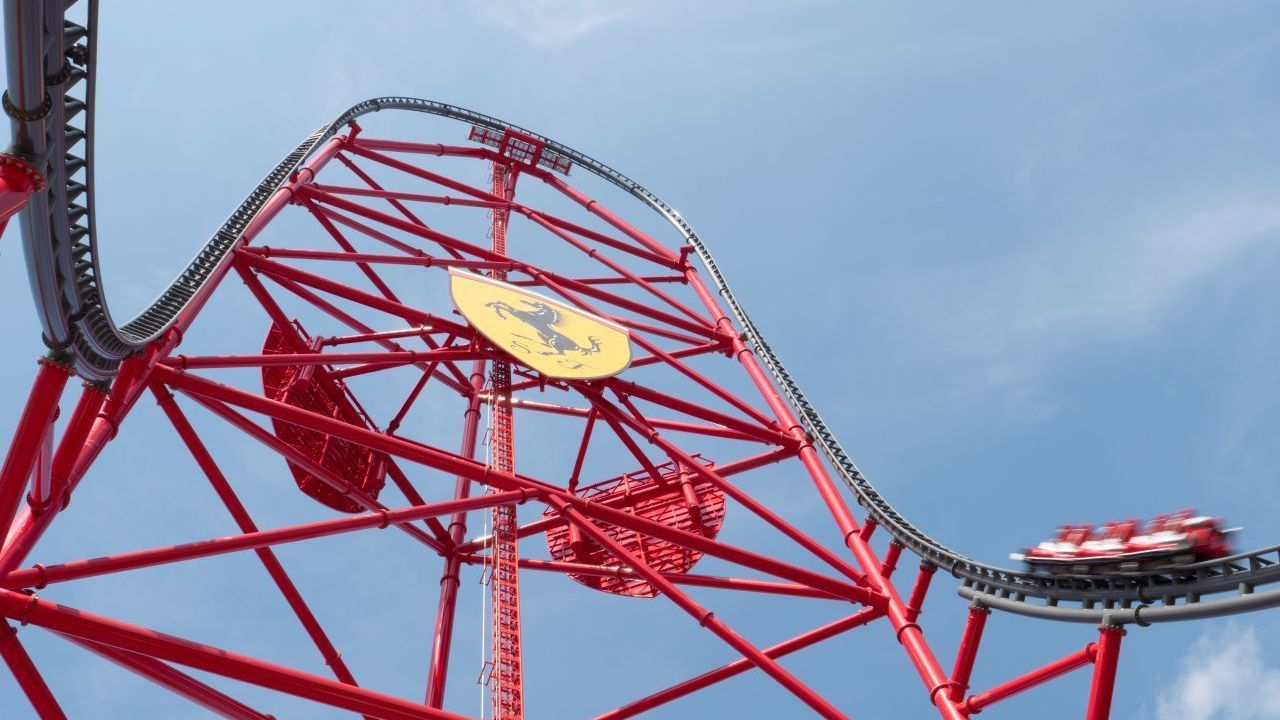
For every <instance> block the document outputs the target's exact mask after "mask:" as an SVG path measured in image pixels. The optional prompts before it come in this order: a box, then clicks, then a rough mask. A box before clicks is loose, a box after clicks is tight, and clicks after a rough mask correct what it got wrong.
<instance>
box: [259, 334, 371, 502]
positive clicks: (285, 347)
mask: <svg viewBox="0 0 1280 720" xmlns="http://www.w3.org/2000/svg"><path fill="white" fill-rule="evenodd" d="M316 344H317V343H312V342H308V341H307V338H306V333H305V331H304V330H303V329H302V326H301V325H295V326H293V327H289V328H288V331H287V332H286V331H285V329H283V328H281V327H280V325H278V324H276V323H272V325H271V329H270V330H268V331H267V339H266V341H265V342H264V343H263V344H262V354H263V355H281V354H286V353H308V352H314V351H315V350H316V347H314V346H315V345H316ZM262 389H263V392H264V393H265V394H266V396H267V397H269V398H271V399H272V400H279V401H280V402H283V403H287V404H289V405H292V406H294V407H296V408H301V409H303V410H308V411H311V412H314V413H319V414H322V415H326V416H328V417H333V418H337V419H339V420H342V421H343V422H346V423H350V424H352V425H356V426H358V427H362V428H369V427H372V422H371V421H370V420H369V418H368V416H366V415H365V414H364V413H363V412H361V411H360V410H359V409H358V408H357V405H356V404H355V403H354V402H353V401H352V398H351V397H350V396H349V392H348V391H347V387H346V384H345V383H343V382H342V381H341V380H338V379H336V378H334V377H332V376H331V375H330V373H329V370H328V369H327V368H325V367H324V366H323V365H305V366H297V365H266V366H264V367H263V368H262ZM271 425H272V427H273V428H274V429H275V431H276V437H278V438H280V439H281V440H282V441H284V442H285V444H287V445H288V446H289V447H291V448H293V449H294V450H297V451H299V452H301V453H302V454H303V455H305V456H306V457H307V458H309V459H311V460H313V461H315V462H317V463H319V465H320V467H322V468H324V469H325V470H329V471H331V472H332V474H333V475H334V476H336V477H338V478H340V479H342V480H344V481H346V482H347V483H350V484H351V485H353V486H354V487H356V488H358V489H359V490H361V491H363V492H364V493H366V494H367V495H369V496H370V497H372V498H376V497H378V493H379V492H380V491H381V490H382V486H383V484H385V483H386V472H387V469H386V456H385V455H383V454H382V453H377V452H373V451H371V450H369V449H368V448H366V447H362V446H360V445H356V444H354V443H350V442H347V441H346V440H342V439H339V438H335V437H333V436H332V435H326V434H324V433H319V432H316V431H314V430H307V429H306V428H301V427H298V426H297V425H291V424H289V423H287V422H281V421H280V420H274V419H273V420H272V421H271ZM289 472H291V473H293V479H294V482H296V483H298V488H299V489H300V490H302V492H304V493H306V494H307V495H310V496H311V497H313V498H315V499H316V500H319V501H320V502H322V503H324V504H325V505H328V506H329V507H331V508H333V509H334V510H341V511H342V512H347V513H356V512H360V511H362V510H364V509H365V506H363V505H360V504H359V503H357V502H355V501H354V500H351V499H350V498H348V497H346V493H342V492H339V491H338V490H335V489H334V488H333V487H330V486H329V485H328V484H326V483H325V482H324V481H323V480H321V479H320V478H318V477H316V476H315V475H314V474H312V473H311V472H308V471H307V470H305V469H303V468H300V467H298V465H297V464H295V463H292V462H290V463H289Z"/></svg>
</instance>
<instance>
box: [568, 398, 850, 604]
mask: <svg viewBox="0 0 1280 720" xmlns="http://www.w3.org/2000/svg"><path fill="white" fill-rule="evenodd" d="M585 392H589V391H588V390H585V389H584V393H585ZM596 398H597V400H595V402H598V403H599V404H597V405H596V407H598V408H600V412H601V413H602V414H604V415H605V416H606V418H608V417H612V418H614V419H615V420H617V421H619V422H625V423H627V424H629V425H631V426H632V427H635V428H636V429H637V430H638V431H640V432H641V434H643V435H644V436H645V438H646V439H647V440H648V441H649V443H650V444H652V445H655V446H657V447H658V448H660V449H662V451H663V452H665V453H666V454H667V455H668V456H670V457H671V458H672V460H674V461H678V462H680V463H681V464H682V465H684V466H686V467H688V468H689V471H690V472H692V473H693V474H695V475H698V476H699V477H701V478H702V479H704V480H706V481H707V482H709V483H711V484H713V485H715V486H716V487H717V488H719V489H720V490H721V491H723V492H724V493H725V494H726V495H728V496H729V497H731V498H733V499H734V500H736V501H737V502H738V503H740V504H741V505H743V506H744V507H746V508H747V510H749V511H751V513H752V514H754V515H756V516H757V517H759V518H760V519H761V520H764V521H765V522H766V523H768V524H769V525H772V526H773V527H774V528H775V529H777V530H778V531H779V532H781V533H782V534H783V535H785V536H786V537H787V538H789V539H791V540H792V541H793V542H795V543H796V544H798V545H800V546H801V547H803V548H804V549H806V550H808V551H809V552H811V553H813V554H814V555H815V556H816V557H818V558H819V559H820V560H822V561H823V562H825V563H827V564H828V565H830V566H831V567H833V568H835V569H836V570H837V571H839V572H841V573H843V574H844V575H845V576H847V577H848V578H849V579H851V580H853V581H854V582H856V583H859V584H865V583H866V577H865V576H864V574H863V573H860V572H858V570H857V568H854V567H852V566H851V565H849V563H848V562H846V561H844V560H842V559H841V558H840V557H838V556H837V555H836V554H835V553H833V552H831V551H830V550H828V549H827V548H825V547H823V546H822V545H821V544H819V543H818V542H817V541H816V540H814V539H813V538H811V537H809V536H808V535H806V534H804V533H803V532H801V531H800V530H799V529H798V528H796V527H795V526H793V525H792V524H791V523H788V522H787V521H786V520H784V519H782V517H781V516H780V515H778V514H777V513H775V512H773V511H772V510H770V509H769V508H767V507H765V506H764V504H763V503H761V502H759V501H757V500H756V499H755V498H753V497H751V496H750V495H748V494H747V493H745V492H743V491H742V489H740V488H739V487H738V486H736V485H734V484H733V483H730V482H728V481H727V480H725V479H724V478H723V477H721V476H720V475H719V474H718V473H716V472H715V471H714V470H712V469H710V468H707V467H706V466H704V465H703V464H702V463H700V462H698V461H697V459H696V458H694V457H692V456H691V455H689V454H688V453H686V452H684V450H682V449H680V448H679V447H678V446H676V445H675V444H674V443H671V442H668V441H667V440H666V439H665V438H663V437H662V436H661V435H660V434H659V433H658V432H657V431H656V430H653V429H652V428H645V427H644V426H643V425H640V424H639V422H638V421H637V420H636V419H635V418H632V417H631V416H630V415H628V414H626V413H623V412H621V411H620V410H618V408H617V407H615V406H614V405H612V404H611V403H609V402H608V401H606V400H604V399H603V398H602V397H600V396H599V395H597V396H596Z"/></svg>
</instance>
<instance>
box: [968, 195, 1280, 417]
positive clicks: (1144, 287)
mask: <svg viewBox="0 0 1280 720" xmlns="http://www.w3.org/2000/svg"><path fill="white" fill-rule="evenodd" d="M1268 248H1280V203H1276V202H1275V201H1273V200H1270V199H1266V198H1258V197H1253V196H1251V195H1244V194H1222V195H1219V196H1217V197H1214V196H1210V197H1208V198H1199V199H1197V200H1193V201H1186V200H1178V201H1171V200H1167V201H1163V202H1159V203H1156V204H1155V205H1153V206H1152V207H1150V208H1148V209H1147V210H1145V211H1144V212H1143V213H1141V214H1140V215H1138V216H1136V217H1135V218H1134V219H1132V220H1130V221H1129V222H1128V223H1121V224H1118V225H1117V226H1114V227H1107V228H1102V229H1094V230H1076V231H1069V232H1063V233H1062V234H1060V235H1059V236H1058V237H1057V238H1055V239H1054V240H1053V241H1051V242H1049V243H1048V244H1045V245H1041V246H1039V247H1036V248H1034V249H1032V250H1030V251H1028V252H1026V253H1024V254H1023V255H1021V256H1019V257H1015V258H1013V259H1012V260H1010V261H1009V262H1008V263H1006V264H1004V265H1003V266H1000V267H996V268H995V269H994V270H991V271H990V273H989V274H987V275H986V276H985V277H984V276H980V275H979V276H975V277H974V278H973V279H972V282H971V283H970V284H969V285H967V286H966V287H965V288H964V292H966V293H967V295H968V296H967V297H965V298H962V299H959V300H958V302H957V303H956V305H957V307H959V308H960V309H959V310H958V311H957V316H953V319H955V320H957V322H955V323H949V324H948V325H947V327H946V328H945V329H944V330H943V332H944V333H945V334H946V335H947V336H948V337H949V338H950V343H951V346H952V349H953V351H955V352H956V353H957V355H959V356H962V357H964V356H967V357H969V358H971V359H972V360H973V361H975V362H977V363H978V364H979V367H982V368H983V371H982V372H983V377H984V378H985V379H986V381H987V383H988V384H989V385H990V386H993V387H998V388H1002V391H1003V392H1005V394H1006V396H1007V398H1006V399H1007V404H1008V405H1009V407H1008V408H1007V410H1008V411H1009V412H1010V413H1011V414H1013V415H1015V416H1018V417H1023V418H1025V419H1027V420H1032V421H1035V420H1044V419H1047V418H1049V417H1051V416H1052V415H1053V414H1054V412H1055V408H1054V407H1053V406H1052V403H1050V402H1048V401H1046V400H1044V399H1042V398H1041V397H1040V385H1041V383H1042V381H1043V379H1044V377H1045V376H1046V375H1048V374H1049V373H1051V372H1052V371H1053V370H1055V369H1056V368H1057V367H1058V366H1060V365H1061V364H1062V363H1063V362H1064V361H1065V360H1067V359H1068V358H1069V356H1071V355H1074V354H1077V353H1079V352H1080V351H1081V349H1083V348H1089V347H1094V346H1097V345H1098V344H1100V343H1103V342H1115V341H1126V340H1130V339H1133V338H1136V337H1139V336H1141V335H1142V334H1144V333H1146V332H1149V331H1150V330H1151V329H1153V328H1155V327H1156V326H1158V325H1159V324H1160V323H1161V322H1163V321H1165V320H1166V319H1167V318H1168V317H1169V315H1170V313H1171V312H1173V311H1174V310H1176V308H1177V306H1178V305H1179V303H1181V302H1184V301H1185V300H1186V299H1187V298H1188V296H1189V295H1190V294H1191V293H1192V292H1193V291H1194V290H1195V289H1196V288H1197V287H1199V286H1200V285H1201V284H1202V283H1203V282H1205V281H1207V280H1209V279H1210V278H1212V277H1214V276H1218V275H1221V274H1222V273H1225V272H1229V271H1232V270H1234V269H1237V268H1239V267H1241V266H1243V264H1244V263H1245V262H1247V261H1248V260H1249V259H1250V258H1257V257H1259V255H1260V253H1261V252H1263V251H1265V250H1267V249H1268Z"/></svg>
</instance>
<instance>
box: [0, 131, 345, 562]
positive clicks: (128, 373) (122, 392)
mask: <svg viewBox="0 0 1280 720" xmlns="http://www.w3.org/2000/svg"><path fill="white" fill-rule="evenodd" d="M344 142H345V139H344V138H340V137H335V138H332V139H331V140H329V142H328V143H326V144H325V145H324V146H323V147H322V148H320V149H319V150H317V151H316V152H314V153H312V155H311V157H310V158H308V160H307V161H306V163H305V164H304V165H303V167H302V168H300V169H299V170H298V172H297V174H296V175H295V179H294V180H291V181H290V182H289V183H288V184H286V185H285V186H284V187H282V188H280V189H279V190H277V191H276V193H275V194H274V195H272V196H271V198H270V199H269V200H268V201H267V202H266V203H265V204H264V205H263V206H262V210H260V211H259V213H258V215H257V216H256V217H255V218H254V219H253V221H252V222H250V223H249V224H248V225H247V226H246V227H245V229H244V232H243V233H242V234H241V236H240V238H239V240H238V242H239V243H240V244H241V245H243V244H245V243H247V242H249V240H251V239H252V238H253V237H254V236H256V235H257V234H258V233H259V232H260V231H261V230H262V228H263V227H265V226H266V224H267V223H269V222H271V220H272V219H273V218H275V216H276V215H277V214H279V212H280V210H282V209H283V208H284V207H285V206H286V205H288V204H289V201H290V199H291V198H292V197H293V192H294V188H295V187H296V185H297V182H298V181H297V178H298V177H301V175H302V174H304V173H309V174H310V175H311V176H312V177H314V176H315V174H316V172H318V171H319V170H320V168H321V167H323V166H324V165H325V163H327V162H328V161H329V160H330V159H331V158H332V157H333V156H334V154H336V153H337V152H338V150H339V148H340V147H341V145H342V144H343V143H344ZM231 255H232V254H231V253H228V255H227V258H228V259H224V260H223V262H222V264H221V265H219V266H218V267H217V268H215V269H214V270H213V271H212V272H211V273H210V275H209V279H208V280H207V281H206V282H205V283H204V284H203V285H201V286H200V289H199V290H198V291H197V292H196V294H195V295H193V296H192V298H191V300H190V301H188V302H187V305H186V307H184V308H183V310H182V312H181V313H180V314H179V315H178V318H177V320H175V321H174V324H173V327H171V328H170V329H169V331H168V332H167V333H165V335H164V337H163V338H162V339H161V340H159V341H158V342H156V343H153V344H152V345H151V346H150V347H148V349H147V350H146V352H145V353H144V354H143V355H142V356H137V357H132V358H129V359H127V360H125V361H124V362H123V363H121V365H120V369H119V371H118V372H117V373H116V379H115V381H114V382H113V383H112V385H111V396H110V398H108V400H107V402H106V403H105V406H104V407H103V409H102V411H101V413H100V416H99V417H98V419H97V420H95V421H94V423H93V426H92V427H91V428H90V430H89V433H88V435H87V436H86V437H85V439H84V443H83V444H82V446H81V447H80V448H77V449H76V452H75V458H74V462H73V463H72V466H71V469H70V470H69V472H68V475H67V481H66V483H65V488H64V489H63V496H64V503H65V497H66V494H67V493H69V492H71V490H72V489H74V488H75V486H76V484H77V483H79V482H80V478H82V477H83V476H84V473H85V471H86V470H88V468H89V466H90V465H92V464H93V461H94V460H95V459H96V458H97V457H98V454H99V453H100V452H102V449H103V447H105V446H106V444H107V443H108V442H110V441H111V438H113V437H115V434H116V428H117V427H118V425H119V423H120V422H121V421H122V420H123V419H124V416H125V415H126V414H127V413H128V412H129V409H130V408H132V407H133V403H134V402H136V401H137V399H138V396H139V395H140V394H141V392H142V389H143V387H144V386H145V385H146V381H147V377H148V375H149V373H150V371H151V367H152V366H151V363H152V362H153V361H154V360H155V359H156V358H158V357H162V356H164V355H167V354H168V353H169V352H170V351H171V350H173V348H174V347H176V346H177V345H178V343H180V342H181V341H182V334H183V333H184V332H185V331H186V330H187V328H188V327H190V326H191V323H192V321H193V320H195V318H196V315H198V314H199V312H200V310H201V308H203V307H204V304H205V303H206V302H207V301H208V300H209V296H210V295H211V294H212V293H213V291H214V289H215V288H216V287H218V285H220V284H221V282H222V279H223V277H225V275H226V273H227V270H228V268H229V267H231V265H232V263H231V262H230V260H229V258H230V257H231ZM56 462H57V458H56V456H55V464H56ZM55 505H56V504H55ZM56 516H57V512H45V513H40V514H34V513H32V512H31V511H30V509H27V510H26V511H24V513H23V515H22V517H21V518H19V522H18V523H16V527H15V529H14V530H13V531H12V532H11V533H10V535H9V538H8V539H7V540H6V542H5V547H4V550H3V551H2V552H0V575H3V574H6V573H8V572H10V571H12V570H13V569H14V568H16V567H18V565H19V564H21V563H22V561H23V560H25V559H26V556H27V553H29V552H31V548H32V547H34V546H35V544H36V542H37V541H38V540H39V539H40V537H41V536H42V535H43V534H44V531H45V530H46V529H47V528H48V527H49V523H51V522H52V521H53V518H54V517H56Z"/></svg>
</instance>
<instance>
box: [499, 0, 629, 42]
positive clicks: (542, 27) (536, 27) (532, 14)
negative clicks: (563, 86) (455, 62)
mask: <svg viewBox="0 0 1280 720" xmlns="http://www.w3.org/2000/svg"><path fill="white" fill-rule="evenodd" d="M636 5H637V3H636V2H634V1H630V0H625V1H624V0H491V1H490V2H487V3H484V4H483V6H482V7H483V8H484V14H485V15H486V16H488V17H489V18H490V19H492V20H495V21H497V22H498V23H499V24H501V25H502V26H503V27H505V28H506V29H507V30H510V31H511V32H513V33H515V34H517V35H519V36H520V37H522V38H524V39H525V40H526V41H527V42H529V43H530V44H531V45H534V46H536V47H540V48H544V49H549V50H553V49H556V48H559V47H563V46H565V45H568V44H570V43H572V42H574V41H576V40H579V39H581V38H583V37H586V36H587V35H590V34H591V33H593V32H595V31H597V30H599V29H600V28H603V27H605V26H606V25H609V24H611V23H614V22H617V21H618V20H620V19H622V18H623V17H625V16H626V15H628V14H629V13H631V12H632V11H633V10H634V9H635V8H636Z"/></svg>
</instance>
